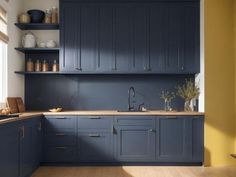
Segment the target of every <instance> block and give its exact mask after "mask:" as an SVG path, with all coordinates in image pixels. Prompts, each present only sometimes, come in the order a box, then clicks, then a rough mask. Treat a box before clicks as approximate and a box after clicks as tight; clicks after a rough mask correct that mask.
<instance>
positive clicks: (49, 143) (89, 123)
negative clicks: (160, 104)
mask: <svg viewBox="0 0 236 177" xmlns="http://www.w3.org/2000/svg"><path fill="white" fill-rule="evenodd" d="M45 120H46V121H45V123H46V124H45V133H44V161H43V162H46V163H71V162H73V163H75V162H77V163H94V162H96V163H99V162H101V163H103V162H118V163H122V162H144V163H145V162H160V163H165V162H166V163H193V162H197V163H202V162H203V161H204V158H203V156H204V139H203V137H204V136H203V135H204V132H203V131H204V118H203V116H202V117H201V116H199V117H195V116H115V117H112V116H96V117H90V116H74V117H73V116H70V117H68V118H66V117H63V118H62V117H60V118H57V117H56V116H54V117H52V116H50V119H49V120H48V119H47V117H46V119H45ZM61 122H63V125H62V123H61ZM72 122H73V123H72ZM26 133H27V132H26ZM26 135H27V134H26ZM26 135H25V136H26Z"/></svg>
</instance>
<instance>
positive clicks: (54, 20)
mask: <svg viewBox="0 0 236 177" xmlns="http://www.w3.org/2000/svg"><path fill="white" fill-rule="evenodd" d="M52 23H53V24H58V12H57V8H56V7H52Z"/></svg>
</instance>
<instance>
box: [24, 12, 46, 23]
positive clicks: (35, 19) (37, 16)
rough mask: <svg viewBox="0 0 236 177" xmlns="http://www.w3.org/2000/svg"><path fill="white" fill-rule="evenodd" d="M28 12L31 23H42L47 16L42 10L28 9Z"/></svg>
mask: <svg viewBox="0 0 236 177" xmlns="http://www.w3.org/2000/svg"><path fill="white" fill-rule="evenodd" d="M27 13H28V14H29V15H30V18H31V23H42V22H43V20H44V17H45V13H44V12H43V11H42V10H36V9H33V10H28V11H27Z"/></svg>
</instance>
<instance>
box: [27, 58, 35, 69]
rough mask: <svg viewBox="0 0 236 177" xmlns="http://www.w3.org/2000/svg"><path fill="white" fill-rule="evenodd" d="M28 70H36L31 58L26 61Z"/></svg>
mask: <svg viewBox="0 0 236 177" xmlns="http://www.w3.org/2000/svg"><path fill="white" fill-rule="evenodd" d="M26 71H27V72H33V71H34V62H33V61H32V60H31V59H29V60H28V61H27V63H26Z"/></svg>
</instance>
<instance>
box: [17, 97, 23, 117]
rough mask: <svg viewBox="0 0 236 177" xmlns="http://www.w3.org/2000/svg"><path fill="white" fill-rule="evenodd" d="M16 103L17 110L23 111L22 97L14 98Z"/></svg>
mask: <svg viewBox="0 0 236 177" xmlns="http://www.w3.org/2000/svg"><path fill="white" fill-rule="evenodd" d="M16 103H17V108H18V111H19V112H20V113H22V112H25V105H24V102H23V100H22V98H20V97H17V98H16Z"/></svg>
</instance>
